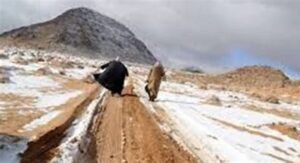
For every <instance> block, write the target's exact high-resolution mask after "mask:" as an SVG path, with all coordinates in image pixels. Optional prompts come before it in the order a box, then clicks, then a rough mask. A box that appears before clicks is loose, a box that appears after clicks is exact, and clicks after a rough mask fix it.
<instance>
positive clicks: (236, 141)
mask: <svg viewBox="0 0 300 163" xmlns="http://www.w3.org/2000/svg"><path fill="white" fill-rule="evenodd" d="M136 85H137V86H136V92H137V93H138V94H139V96H140V99H141V101H142V102H143V103H144V104H145V106H147V107H148V109H149V110H150V111H151V112H153V113H154V114H158V113H159V112H157V113H156V109H157V108H158V107H159V108H162V109H163V110H164V111H165V112H166V114H167V115H168V119H167V120H166V121H165V123H164V124H161V125H162V126H163V127H162V129H165V131H166V132H168V133H169V134H170V135H171V136H172V137H173V138H174V139H175V140H177V141H178V142H179V143H181V144H184V145H186V146H187V147H188V148H189V149H191V151H192V152H193V153H194V154H196V155H197V156H198V157H199V158H201V160H202V161H203V162H237V163H239V162H272V163H273V162H284V161H283V160H286V161H291V162H297V161H298V162H299V161H300V155H299V153H300V142H299V141H297V140H295V139H292V138H290V137H288V136H286V135H283V134H281V133H279V132H278V131H275V130H272V129H271V128H269V127H267V126H266V125H268V124H271V123H288V124H293V125H296V126H297V125H298V126H299V125H300V121H299V120H293V119H289V118H285V117H281V116H278V115H274V114H271V113H267V112H256V111H252V110H249V109H247V108H243V107H245V104H255V105H258V106H264V107H266V108H262V109H274V108H277V109H279V108H280V109H284V110H286V111H290V112H293V111H295V110H296V108H299V106H298V105H293V104H286V103H281V104H278V105H276V104H269V103H267V102H261V101H257V100H255V99H253V98H250V97H248V96H246V95H244V94H240V93H236V92H231V91H222V90H211V89H209V90H202V89H198V88H197V87H196V86H194V85H192V84H178V83H172V82H163V83H162V85H161V90H162V91H161V92H159V95H158V98H157V100H156V102H154V103H152V102H149V101H148V100H147V95H146V93H145V91H144V90H143V85H144V84H143V82H142V79H141V78H138V79H137V81H136ZM212 95H215V96H217V97H218V98H219V99H220V100H221V102H222V105H221V106H215V105H209V104H207V102H206V101H207V100H208V99H209V98H210V97H211V96H212ZM298 110H299V109H298ZM165 126H167V127H165ZM166 128H167V129H166ZM278 149H279V150H278ZM292 149H293V150H292ZM280 150H282V151H284V152H281V151H280ZM276 157H278V158H280V159H283V160H280V159H278V158H276Z"/></svg>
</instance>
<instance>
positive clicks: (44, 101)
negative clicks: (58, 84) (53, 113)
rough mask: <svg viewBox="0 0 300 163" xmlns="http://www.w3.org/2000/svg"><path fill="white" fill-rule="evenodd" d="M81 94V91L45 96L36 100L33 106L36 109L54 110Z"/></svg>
mask: <svg viewBox="0 0 300 163" xmlns="http://www.w3.org/2000/svg"><path fill="white" fill-rule="evenodd" d="M80 94H82V91H72V92H62V93H55V94H46V95H43V96H41V97H39V98H38V100H36V101H37V102H36V104H35V106H36V107H38V108H49V107H51V108H54V107H56V106H60V105H62V104H64V103H66V102H67V101H68V100H70V99H71V98H74V97H77V96H78V95H80Z"/></svg>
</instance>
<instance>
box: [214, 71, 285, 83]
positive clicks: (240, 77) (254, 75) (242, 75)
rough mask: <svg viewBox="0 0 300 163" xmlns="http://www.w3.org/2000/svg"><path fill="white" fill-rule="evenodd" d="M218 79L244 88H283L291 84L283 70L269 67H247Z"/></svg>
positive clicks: (220, 76)
mask: <svg viewBox="0 0 300 163" xmlns="http://www.w3.org/2000/svg"><path fill="white" fill-rule="evenodd" d="M216 78H217V80H218V81H220V82H222V83H224V84H230V85H236V86H243V87H283V86H285V85H286V84H287V83H289V82H290V80H289V78H288V77H287V76H286V75H285V74H284V73H283V72H282V71H281V70H277V69H274V68H272V67H269V66H247V67H243V68H239V69H237V70H234V71H232V72H229V73H225V74H222V75H219V76H217V77H216Z"/></svg>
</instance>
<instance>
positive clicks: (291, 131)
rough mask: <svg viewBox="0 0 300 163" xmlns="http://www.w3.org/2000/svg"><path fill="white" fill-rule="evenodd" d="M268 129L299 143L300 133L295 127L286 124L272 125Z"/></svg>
mask: <svg viewBox="0 0 300 163" xmlns="http://www.w3.org/2000/svg"><path fill="white" fill-rule="evenodd" d="M269 127H270V128H272V129H274V130H277V131H279V132H280V133H282V134H284V135H287V136H288V137H290V138H293V139H295V140H298V141H300V131H298V130H297V128H296V127H295V126H291V125H288V124H272V125H269Z"/></svg>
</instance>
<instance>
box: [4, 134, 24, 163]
mask: <svg viewBox="0 0 300 163" xmlns="http://www.w3.org/2000/svg"><path fill="white" fill-rule="evenodd" d="M27 143H28V140H26V139H23V138H18V137H14V136H8V135H0V162H2V163H18V162H20V160H21V155H20V154H22V153H24V152H25V150H26V149H27Z"/></svg>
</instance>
